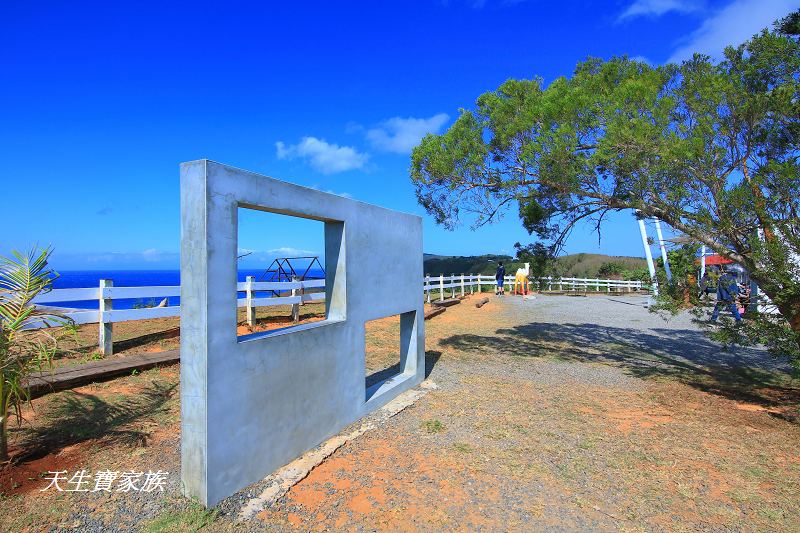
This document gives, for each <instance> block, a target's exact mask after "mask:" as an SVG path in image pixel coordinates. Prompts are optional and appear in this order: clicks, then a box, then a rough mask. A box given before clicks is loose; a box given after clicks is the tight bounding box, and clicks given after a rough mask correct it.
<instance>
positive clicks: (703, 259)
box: [700, 244, 706, 279]
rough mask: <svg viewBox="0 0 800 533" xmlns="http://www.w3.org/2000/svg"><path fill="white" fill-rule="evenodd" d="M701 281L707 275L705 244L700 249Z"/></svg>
mask: <svg viewBox="0 0 800 533" xmlns="http://www.w3.org/2000/svg"><path fill="white" fill-rule="evenodd" d="M700 253H701V254H702V255H701V256H700V279H703V276H705V275H706V245H705V244H704V245H703V247H702V248H701V249H700Z"/></svg>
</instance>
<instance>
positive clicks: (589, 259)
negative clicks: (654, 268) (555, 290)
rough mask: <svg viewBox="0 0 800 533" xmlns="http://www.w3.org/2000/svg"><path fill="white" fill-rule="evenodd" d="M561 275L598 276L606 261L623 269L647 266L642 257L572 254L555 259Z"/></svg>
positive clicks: (573, 276)
mask: <svg viewBox="0 0 800 533" xmlns="http://www.w3.org/2000/svg"><path fill="white" fill-rule="evenodd" d="M556 261H557V262H558V266H559V270H560V272H561V275H562V276H564V277H568V278H595V277H598V276H597V275H598V271H599V270H600V267H601V266H603V265H604V264H606V263H617V264H619V265H620V266H621V267H622V269H623V270H641V269H646V268H647V261H645V259H644V258H643V257H629V256H624V255H603V254H573V255H565V256H562V257H559V258H558V259H557V260H556Z"/></svg>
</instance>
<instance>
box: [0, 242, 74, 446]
mask: <svg viewBox="0 0 800 533" xmlns="http://www.w3.org/2000/svg"><path fill="white" fill-rule="evenodd" d="M51 252H52V251H51V250H50V249H46V250H41V251H37V250H36V249H35V248H34V249H32V250H31V251H30V252H29V253H28V254H27V255H23V254H21V253H19V252H17V251H13V252H12V257H10V258H9V257H0V461H4V460H7V459H8V441H7V429H8V420H9V417H10V416H11V415H10V411H12V410H13V412H14V415H15V416H16V419H17V422H18V423H19V422H21V421H22V414H21V406H22V404H23V403H25V402H27V401H29V400H30V395H29V392H28V389H27V388H25V387H24V385H23V383H24V382H25V380H26V378H27V376H28V375H29V374H30V373H31V372H38V371H41V370H42V369H43V368H45V367H47V366H49V365H50V363H51V361H52V358H53V355H54V354H55V351H56V348H57V345H58V340H59V336H57V335H54V334H52V333H51V332H50V331H49V330H47V329H30V328H31V327H32V326H35V325H36V324H38V323H44V324H46V325H52V326H63V325H66V324H67V321H66V320H65V319H64V318H62V317H59V316H58V315H55V314H53V313H50V312H47V311H45V310H42V309H41V308H37V307H36V306H35V305H34V304H33V299H34V298H36V297H37V296H39V295H40V294H44V293H46V292H49V291H50V289H51V286H52V282H53V279H55V278H56V277H57V274H56V273H55V272H53V270H51V269H50V268H49V266H48V260H49V258H50V254H51ZM67 333H68V331H67Z"/></svg>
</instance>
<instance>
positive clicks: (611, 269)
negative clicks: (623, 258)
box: [597, 261, 625, 278]
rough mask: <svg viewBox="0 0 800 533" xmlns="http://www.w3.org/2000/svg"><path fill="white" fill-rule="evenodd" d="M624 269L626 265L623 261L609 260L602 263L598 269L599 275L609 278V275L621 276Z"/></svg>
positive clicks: (599, 276)
mask: <svg viewBox="0 0 800 533" xmlns="http://www.w3.org/2000/svg"><path fill="white" fill-rule="evenodd" d="M624 271H625V266H624V265H623V264H622V263H618V262H616V261H608V262H606V263H603V264H602V265H600V268H598V269H597V277H598V278H607V277H609V276H621V275H622V273H623V272H624Z"/></svg>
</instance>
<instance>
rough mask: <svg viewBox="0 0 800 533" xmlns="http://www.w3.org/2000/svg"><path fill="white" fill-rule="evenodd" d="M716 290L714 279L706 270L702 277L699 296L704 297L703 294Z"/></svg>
mask: <svg viewBox="0 0 800 533" xmlns="http://www.w3.org/2000/svg"><path fill="white" fill-rule="evenodd" d="M714 292H716V291H715V290H714V280H712V279H711V275H710V274H709V273H708V272H706V273H704V274H703V277H702V278H700V293H699V294H698V295H697V297H698V298H702V297H703V296H708V295H709V294H713V293H714Z"/></svg>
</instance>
